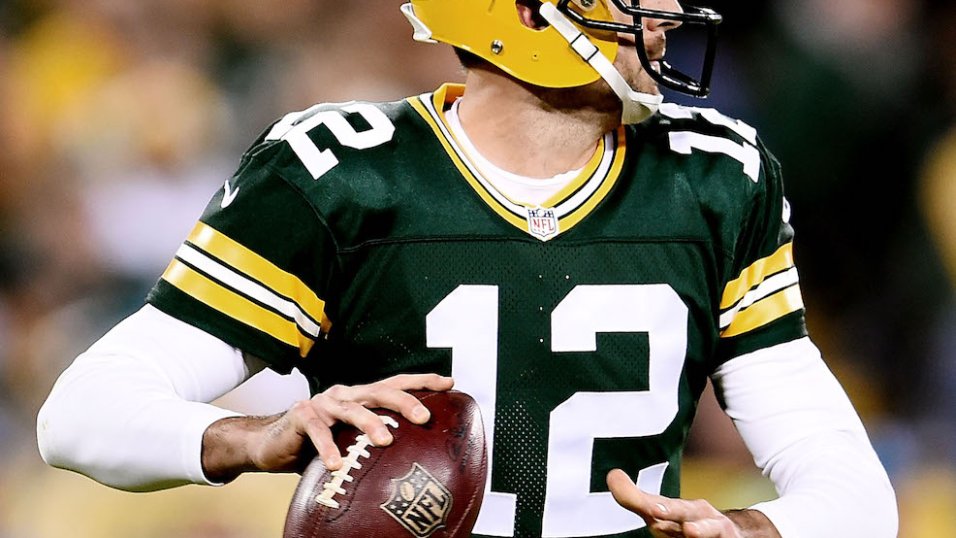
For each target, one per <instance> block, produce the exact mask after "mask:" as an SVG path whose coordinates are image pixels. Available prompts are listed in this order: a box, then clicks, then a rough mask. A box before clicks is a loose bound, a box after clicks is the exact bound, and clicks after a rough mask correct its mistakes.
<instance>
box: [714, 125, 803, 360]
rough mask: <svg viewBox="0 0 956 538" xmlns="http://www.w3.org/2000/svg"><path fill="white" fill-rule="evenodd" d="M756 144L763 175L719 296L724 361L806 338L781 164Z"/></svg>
mask: <svg viewBox="0 0 956 538" xmlns="http://www.w3.org/2000/svg"><path fill="white" fill-rule="evenodd" d="M756 143H757V149H759V151H760V155H761V170H760V175H759V177H758V179H757V181H756V182H755V185H754V187H755V188H754V191H753V193H754V194H753V197H752V199H751V205H750V208H749V211H748V212H746V213H745V216H744V220H743V224H742V226H741V230H740V234H739V235H738V236H737V242H736V246H735V248H734V256H733V263H732V271H731V273H730V280H729V281H727V282H725V283H724V286H723V292H722V294H721V296H720V304H719V323H718V326H719V335H720V345H719V356H720V360H721V362H723V361H726V360H729V359H731V358H734V357H737V356H739V355H742V354H745V353H750V352H753V351H756V350H759V349H762V348H767V347H771V346H775V345H777V344H782V343H785V342H789V341H792V340H795V339H797V338H801V337H803V336H806V335H807V329H806V323H805V319H804V303H803V298H802V295H801V292H800V281H799V277H798V274H797V268H796V265H795V263H794V256H793V236H794V233H793V228H792V227H791V226H790V205H789V203H788V202H787V200H786V198H785V197H784V190H783V178H782V175H781V171H780V164H779V162H778V161H777V160H776V159H775V158H774V157H773V155H772V154H771V153H770V152H769V151H768V150H767V149H766V147H765V146H764V145H763V144H762V142H760V141H759V140H756Z"/></svg>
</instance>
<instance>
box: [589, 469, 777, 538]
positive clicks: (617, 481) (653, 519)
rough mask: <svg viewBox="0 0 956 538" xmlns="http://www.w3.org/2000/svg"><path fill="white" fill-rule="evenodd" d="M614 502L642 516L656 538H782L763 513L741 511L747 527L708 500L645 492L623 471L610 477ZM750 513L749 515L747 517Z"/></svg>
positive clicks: (616, 471)
mask: <svg viewBox="0 0 956 538" xmlns="http://www.w3.org/2000/svg"><path fill="white" fill-rule="evenodd" d="M607 485H608V487H609V488H610V489H611V494H612V495H613V496H614V500H616V501H617V502H618V504H620V505H621V506H623V507H624V508H627V509H628V510H630V511H632V512H634V513H635V514H637V515H639V516H641V518H642V519H644V521H645V522H646V523H647V528H648V529H649V530H650V531H651V535H652V536H654V537H655V538H758V537H767V538H771V537H775V538H779V536H780V535H779V534H778V533H777V530H776V528H775V527H774V526H773V524H772V523H771V522H770V520H768V519H766V517H765V516H763V514H760V513H759V512H755V511H753V510H745V511H741V512H740V515H741V517H742V518H745V519H746V520H747V524H746V525H745V526H744V528H741V527H740V526H738V525H737V524H736V523H735V521H734V520H733V519H732V518H733V517H734V515H727V514H724V513H723V512H721V511H720V510H717V509H716V508H714V507H713V506H712V505H711V504H710V503H708V502H707V501H702V500H696V501H688V500H684V499H671V498H668V497H662V496H660V495H653V494H650V493H645V492H643V491H641V490H640V489H639V488H638V487H637V486H635V485H634V482H632V481H631V479H630V478H629V477H628V476H627V474H625V473H624V472H623V471H621V470H619V469H615V470H613V471H611V472H610V473H608V475H607ZM745 512H746V514H744V513H745Z"/></svg>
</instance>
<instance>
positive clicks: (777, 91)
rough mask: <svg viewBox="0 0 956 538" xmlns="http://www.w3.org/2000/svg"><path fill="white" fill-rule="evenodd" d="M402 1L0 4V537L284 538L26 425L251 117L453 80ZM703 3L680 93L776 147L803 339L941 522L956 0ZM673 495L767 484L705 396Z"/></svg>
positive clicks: (954, 460) (909, 517) (257, 496)
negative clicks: (58, 445)
mask: <svg viewBox="0 0 956 538" xmlns="http://www.w3.org/2000/svg"><path fill="white" fill-rule="evenodd" d="M398 5H399V2H398V1H396V0H349V1H348V2H333V1H332V0H284V1H281V2H280V1H277V0H138V1H136V2H130V1H128V0H0V456H2V457H0V538H40V537H44V538H45V537H54V536H56V537H62V536H71V537H113V536H117V537H119V536H123V537H149V538H152V537H157V538H158V537H167V536H169V537H172V536H176V537H213V538H217V537H221V538H233V537H236V538H238V537H243V538H245V537H274V536H279V535H280V532H281V527H282V521H283V518H284V514H285V510H286V507H287V503H288V500H289V499H290V498H291V492H292V489H293V488H294V486H295V477H294V476H291V477H290V476H247V477H242V478H240V479H239V480H238V481H237V482H235V483H233V484H231V485H229V486H226V487H224V488H221V489H212V488H201V487H187V488H182V489H179V490H175V491H169V492H161V493H151V494H127V493H120V492H115V491H112V490H109V489H107V488H105V487H102V486H99V485H98V484H95V483H94V482H92V481H90V480H88V479H85V478H82V477H79V476H77V475H74V474H72V473H67V472H64V471H57V470H53V469H49V468H47V467H46V466H45V465H43V464H42V462H41V460H40V458H39V455H38V453H37V449H36V441H35V434H34V420H35V416H36V412H37V409H38V408H39V406H40V404H41V403H42V401H43V399H44V398H45V396H46V394H47V393H48V392H49V390H50V387H51V386H52V384H53V382H54V380H55V379H56V377H57V376H58V375H59V373H60V372H61V371H62V370H63V369H64V368H65V367H66V366H67V365H68V364H69V362H70V361H71V360H72V359H73V357H75V356H76V355H77V354H78V353H80V352H81V351H83V350H84V349H85V348H86V347H87V346H88V345H89V344H90V343H91V342H92V341H94V340H95V339H96V338H98V337H99V336H100V335H101V334H103V333H104V332H105V331H106V330H107V329H108V328H109V327H110V326H112V325H113V324H114V323H116V322H117V321H118V320H119V319H121V318H122V317H124V316H126V315H128V314H129V313H131V312H132V311H134V310H135V309H137V308H139V306H140V305H141V304H142V299H143V297H144V295H145V293H146V291H147V290H148V289H149V288H150V287H151V286H152V284H153V282H155V280H156V279H157V278H158V276H159V275H160V274H161V273H162V271H163V269H164V268H165V266H166V264H167V262H168V261H169V259H170V258H171V257H172V255H173V253H174V251H175V250H176V248H177V246H178V245H179V243H180V241H181V240H182V239H183V238H184V237H185V235H186V234H187V233H188V231H189V230H190V229H191V227H192V225H193V223H194V222H195V220H196V218H197V217H198V216H199V214H200V212H201V211H202V209H203V207H204V206H205V204H206V201H207V200H208V199H209V198H210V197H211V196H212V195H213V193H214V192H215V191H216V190H217V189H219V188H221V186H222V183H223V180H224V179H226V178H228V177H229V176H230V175H231V173H232V171H233V168H234V167H235V166H236V165H237V163H238V157H239V155H240V154H241V152H242V151H243V149H244V148H245V147H246V146H247V145H248V144H249V143H250V142H251V141H252V140H253V139H254V138H255V137H256V136H257V134H258V133H259V132H260V131H261V130H262V129H264V128H265V127H266V126H267V125H268V124H269V123H270V122H272V121H273V120H274V119H276V118H278V117H280V116H281V115H283V114H284V113H286V112H289V111H293V110H300V109H303V108H306V107H308V106H309V105H311V104H312V103H316V102H321V101H343V100H350V99H370V100H394V99H399V98H402V97H404V96H406V95H412V94H416V93H420V92H423V91H428V90H430V89H434V88H435V87H437V85H438V84H439V83H441V82H443V81H458V80H461V79H462V76H463V74H462V71H461V69H460V68H459V67H458V64H457V61H456V60H455V58H454V55H453V54H452V53H451V52H450V50H449V49H447V48H445V47H442V46H429V45H423V44H417V43H414V42H413V41H412V40H411V32H410V29H409V28H408V27H407V23H406V22H405V21H404V18H402V17H401V15H400V14H399V12H398ZM706 5H710V6H712V7H715V8H717V9H718V10H720V11H721V12H723V13H724V15H725V20H726V22H725V24H724V26H723V27H722V38H721V39H722V40H721V45H720V50H719V53H718V60H717V63H718V65H717V74H716V79H715V81H714V84H713V86H714V91H713V95H712V97H711V98H710V99H709V100H708V101H706V102H704V103H702V104H703V105H705V106H713V107H716V108H718V109H721V110H722V111H724V112H725V113H727V114H729V115H732V116H735V117H739V118H741V119H744V120H745V121H747V122H748V123H750V124H752V125H754V126H755V127H757V128H758V130H759V131H760V133H761V134H762V136H763V138H764V140H765V141H766V142H767V144H768V145H769V146H770V147H771V149H773V150H774V152H775V153H776V155H777V156H778V158H779V159H780V160H781V161H782V164H783V169H784V173H785V177H786V181H787V187H788V197H789V199H790V201H791V203H792V205H793V208H794V209H793V222H794V225H795V228H796V230H797V238H796V255H797V261H798V265H799V267H800V268H801V276H802V281H803V291H804V296H805V299H806V302H807V306H808V312H809V321H810V325H811V333H812V335H813V337H814V340H815V341H816V342H817V344H818V345H819V346H820V347H821V348H822V349H823V351H824V356H825V357H826V359H827V362H828V364H829V365H830V367H831V368H832V369H833V370H834V371H835V373H836V374H837V376H838V377H839V378H840V380H841V381H842V382H843V384H844V386H845V387H846V388H847V390H848V392H849V393H850V396H851V398H852V400H853V401H854V403H855V404H856V405H857V408H858V410H859V411H860V413H861V415H862V416H863V419H864V422H865V423H866V425H867V429H868V430H869V432H870V434H871V436H872V439H873V441H874V444H875V446H876V448H877V451H878V453H879V454H880V457H881V459H882V460H883V462H884V463H885V465H886V467H887V469H888V471H889V473H890V476H891V478H892V480H893V483H894V485H895V487H896V490H897V493H898V495H899V501H900V506H901V512H902V519H903V521H902V529H901V533H900V536H901V537H904V538H924V537H938V536H956V301H954V297H956V294H954V289H956V4H953V3H952V2H946V1H943V0H938V1H931V0H840V1H838V2H834V1H832V0H776V1H771V0H761V1H747V0H736V1H729V0H727V1H724V2H718V1H714V2H710V3H707V4H706ZM671 37H672V39H671V46H672V52H671V54H673V55H674V56H675V57H679V56H680V55H681V54H684V53H685V52H684V49H683V48H681V47H680V46H678V42H679V34H675V35H672V36H671ZM676 100H679V101H682V102H686V101H684V100H682V99H679V98H676ZM694 104H701V103H694ZM264 389H276V391H275V392H276V393H277V394H278V397H275V396H273V397H270V398H266V399H263V398H264V397H263V396H262V395H263V394H264ZM302 390H303V389H302V385H301V383H300V380H296V379H294V378H280V377H279V376H275V375H273V376H264V377H262V378H259V379H257V380H256V384H254V385H252V386H250V387H246V388H245V389H244V390H241V391H240V392H238V393H236V394H232V395H229V396H227V398H226V399H224V400H223V401H221V402H219V403H220V404H221V405H225V406H230V407H234V408H236V409H239V410H247V409H250V410H257V411H261V410H268V409H275V410H278V409H281V408H282V406H284V405H286V404H287V403H288V401H291V400H292V399H294V397H295V396H296V395H298V394H300V393H301V391H302ZM684 489H685V496H689V497H706V498H709V499H711V500H713V501H714V502H715V504H717V505H718V506H719V507H733V506H741V505H746V504H749V503H752V502H755V501H758V500H762V499H764V498H767V497H768V496H771V495H772V494H773V492H772V488H771V487H770V486H769V484H768V483H767V482H766V480H764V479H763V478H762V477H761V476H760V475H759V473H758V472H756V471H755V470H754V469H753V464H752V462H751V460H750V458H749V456H748V454H747V453H746V450H745V449H743V447H742V445H741V443H740V441H739V439H738V438H737V437H736V434H735V433H734V431H733V429H732V427H730V426H729V424H728V422H727V420H726V419H725V418H723V417H722V416H721V415H720V413H719V410H718V409H717V406H716V404H715V403H714V402H713V399H712V397H708V399H707V400H706V401H705V404H704V405H703V407H702V409H701V412H700V415H699V419H698V421H697V423H696V424H695V429H694V432H693V436H692V443H691V446H690V448H689V450H688V452H687V464H686V479H685V488H684ZM808 517H812V515H810V514H808Z"/></svg>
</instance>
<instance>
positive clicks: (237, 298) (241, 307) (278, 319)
mask: <svg viewBox="0 0 956 538" xmlns="http://www.w3.org/2000/svg"><path fill="white" fill-rule="evenodd" d="M163 280H165V281H167V282H169V283H170V284H172V285H173V286H175V287H176V288H178V289H179V290H181V291H183V292H184V293H186V294H188V295H189V296H191V297H193V298H194V299H196V300H198V301H200V302H202V303H203V304H205V305H207V306H209V307H211V308H214V309H216V310H218V311H219V312H222V313H223V314H225V315H227V316H229V317H231V318H233V319H235V320H238V321H241V322H242V323H245V324H246V325H249V326H250V327H254V328H256V329H258V330H260V331H262V332H264V333H266V334H268V335H270V336H272V337H273V338H275V339H277V340H279V341H280V342H283V343H285V344H288V345H290V346H292V347H295V348H297V349H298V350H299V355H300V356H302V357H305V356H306V355H308V354H309V351H310V350H311V349H312V346H313V345H314V344H315V342H314V341H313V340H312V339H311V338H309V337H308V336H306V335H304V334H302V333H301V332H300V331H299V330H298V328H297V326H296V324H295V322H294V321H291V320H288V319H286V318H283V317H282V316H280V315H278V314H276V313H275V312H272V311H271V310H268V309H265V308H263V307H261V306H259V305H258V304H256V303H254V302H252V301H250V300H249V299H246V298H245V297H243V296H241V295H239V294H237V293H235V292H233V291H231V290H229V289H228V288H224V287H222V286H221V285H219V284H218V283H216V282H215V281H213V280H210V279H209V278H207V277H205V276H204V275H202V274H200V273H198V272H196V271H194V270H193V269H192V268H190V267H189V266H188V265H186V264H184V263H182V262H180V261H179V260H173V261H172V263H170V264H169V267H167V268H166V272H164V273H163Z"/></svg>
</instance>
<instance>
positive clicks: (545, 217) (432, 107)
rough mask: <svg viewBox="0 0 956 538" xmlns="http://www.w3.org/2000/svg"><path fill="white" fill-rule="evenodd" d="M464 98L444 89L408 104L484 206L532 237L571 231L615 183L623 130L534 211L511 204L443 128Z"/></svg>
mask: <svg viewBox="0 0 956 538" xmlns="http://www.w3.org/2000/svg"><path fill="white" fill-rule="evenodd" d="M464 92H465V87H464V86H463V85H459V84H445V85H443V86H441V87H440V88H439V89H438V90H436V91H434V92H430V93H425V94H422V95H419V96H417V97H412V98H409V99H408V102H409V104H410V105H411V106H412V108H414V109H415V110H416V111H417V112H418V113H419V115H421V117H422V118H423V119H424V120H425V122H426V123H428V125H429V126H430V127H431V128H432V131H434V133H435V136H436V137H437V138H438V140H439V142H441V144H442V147H444V149H445V152H446V153H447V154H448V157H449V158H450V159H451V161H452V162H453V163H454V164H455V167H456V168H458V170H459V172H460V173H461V175H462V177H464V178H465V180H466V181H467V182H468V184H469V185H471V187H472V189H474V190H475V192H476V193H477V194H478V196H479V197H481V199H482V200H483V201H484V202H485V204H487V205H488V207H490V208H491V209H492V210H493V211H494V212H495V213H497V214H498V215H499V216H501V217H502V218H503V219H505V220H506V221H508V222H509V223H511V224H512V225H513V226H515V227H517V228H518V229H520V230H522V231H524V232H526V233H528V234H529V235H531V236H532V237H536V238H537V239H540V240H542V241H548V240H550V239H554V238H555V237H557V236H559V235H561V234H562V233H565V232H567V231H568V230H570V229H571V228H573V227H574V226H575V225H577V224H578V223H579V222H581V221H582V220H583V219H584V218H585V217H586V216H587V215H589V214H590V213H591V212H592V211H594V209H595V208H596V207H597V206H598V204H600V202H601V201H602V200H603V199H604V198H605V197H606V196H607V194H608V193H609V192H610V191H611V189H612V188H613V187H614V185H615V183H616V182H617V180H618V178H619V177H620V172H621V168H622V166H623V164H624V157H625V144H624V128H623V127H620V128H619V129H617V130H616V131H612V132H610V133H608V134H606V135H605V136H604V138H603V139H602V140H601V142H600V144H599V147H598V149H597V151H596V152H595V154H594V156H593V157H592V158H591V160H590V161H589V162H588V164H587V165H586V166H585V167H584V168H583V169H582V170H581V173H580V174H578V176H577V177H576V178H574V179H573V180H572V181H571V182H570V183H569V184H568V185H567V187H565V188H564V189H562V190H561V191H559V192H558V193H556V194H555V195H554V196H552V197H551V198H550V199H548V200H547V201H545V203H543V204H542V205H541V206H540V207H537V206H529V205H526V204H522V203H519V202H516V201H514V200H511V199H510V198H508V197H507V196H505V195H504V194H503V193H501V192H500V191H498V190H497V189H495V187H494V186H493V185H492V184H491V182H489V181H488V179H487V178H485V177H484V176H482V174H481V172H480V171H479V170H478V167H476V166H475V165H474V163H473V162H472V161H471V159H470V158H469V157H468V155H467V154H466V153H465V151H464V150H463V149H462V147H461V144H460V143H459V142H458V140H456V139H455V137H454V135H453V134H452V132H451V130H450V129H449V127H448V121H447V119H446V118H445V110H447V109H448V107H450V106H451V104H452V103H454V102H455V100H456V99H458V98H459V97H461V96H462V95H463V94H464Z"/></svg>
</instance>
